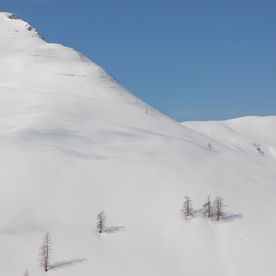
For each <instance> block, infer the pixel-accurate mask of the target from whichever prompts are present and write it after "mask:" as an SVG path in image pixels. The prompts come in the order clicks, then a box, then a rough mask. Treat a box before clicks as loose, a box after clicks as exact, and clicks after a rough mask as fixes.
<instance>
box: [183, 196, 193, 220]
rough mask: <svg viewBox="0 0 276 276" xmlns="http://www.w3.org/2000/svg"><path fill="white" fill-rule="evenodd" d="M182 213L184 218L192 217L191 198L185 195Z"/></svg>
mask: <svg viewBox="0 0 276 276" xmlns="http://www.w3.org/2000/svg"><path fill="white" fill-rule="evenodd" d="M182 213H183V215H184V217H185V219H188V218H190V217H194V215H193V208H192V200H191V199H190V198H189V197H188V196H185V200H184V203H183V208H182Z"/></svg>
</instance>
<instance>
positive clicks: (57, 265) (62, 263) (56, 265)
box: [49, 259, 87, 270]
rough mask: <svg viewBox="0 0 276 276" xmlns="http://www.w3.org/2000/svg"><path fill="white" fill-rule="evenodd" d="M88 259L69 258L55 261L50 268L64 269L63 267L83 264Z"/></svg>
mask: <svg viewBox="0 0 276 276" xmlns="http://www.w3.org/2000/svg"><path fill="white" fill-rule="evenodd" d="M86 261H87V259H72V260H67V261H60V262H55V263H53V264H52V265H51V266H50V267H49V270H58V269H63V268H66V267H68V266H73V265H76V264H81V263H83V262H86Z"/></svg>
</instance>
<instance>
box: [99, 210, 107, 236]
mask: <svg viewBox="0 0 276 276" xmlns="http://www.w3.org/2000/svg"><path fill="white" fill-rule="evenodd" d="M105 220H106V216H105V214H104V212H100V213H99V214H98V215H97V231H98V233H103V232H104V228H105Z"/></svg>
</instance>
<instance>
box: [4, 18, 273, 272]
mask: <svg viewBox="0 0 276 276" xmlns="http://www.w3.org/2000/svg"><path fill="white" fill-rule="evenodd" d="M275 136H276V117H263V118H261V117H248V118H240V119H235V120H230V121H225V122H187V123H184V124H179V123H177V122H175V121H173V120H172V119H170V118H168V117H166V116H165V115H163V114H161V113H159V112H157V111H156V110H154V109H153V108H151V107H150V106H148V105H147V104H145V103H143V102H142V101H140V100H139V99H137V98H136V97H135V96H133V95H132V94H130V93H129V92H128V91H126V90H125V89H124V88H123V87H122V86H120V85H119V84H118V83H117V82H115V81H114V80H113V79H112V78H111V77H110V76H109V75H108V74H107V73H106V72H105V71H104V70H103V69H102V68H101V67H99V66H98V65H96V64H95V63H93V62H92V61H90V60H89V59H87V58H85V57H84V56H82V55H81V54H80V53H78V52H77V51H75V50H73V49H71V48H67V47H64V46H61V45H58V44H51V43H46V42H45V41H44V40H43V39H42V38H41V37H40V36H39V34H38V32H37V31H36V30H35V29H34V28H32V27H31V26H30V25H29V24H27V23H26V22H24V21H22V20H20V19H18V18H17V17H16V16H14V15H12V14H10V13H0V151H1V155H0V162H1V163H0V164H1V173H0V179H1V181H0V275H1V276H2V275H3V276H20V275H22V276H23V275H24V273H25V272H26V271H27V270H28V274H29V275H30V276H41V275H52V276H76V275H77V276H91V275H97V276H109V275H112V276H129V275H131V276H138V275H139V276H141V275H146V276H183V275H187V276H188V275H189V276H202V275H212V276H222V275H223V276H224V275H225V276H230V275H231V276H234V275H235V276H247V275H248V276H261V275H266V276H275V275H276V266H275V256H276V235H275V233H276V216H275V214H274V211H275V210H276V200H275V196H276V139H275ZM208 144H209V146H208ZM185 195H189V196H190V197H191V198H192V199H193V206H194V209H195V210H197V209H200V208H201V205H202V203H204V201H205V200H206V198H207V196H208V195H211V197H212V198H213V199H214V198H215V196H221V197H223V198H224V200H225V203H226V204H227V207H226V209H225V210H226V211H227V213H226V218H225V219H224V220H222V221H220V222H211V221H208V220H206V219H204V218H202V217H201V216H200V215H197V216H196V217H195V218H193V219H191V220H188V221H186V220H185V219H184V218H183V216H182V214H181V212H180V210H181V208H182V204H183V201H184V197H185ZM100 211H104V212H105V214H106V216H107V219H106V229H105V232H104V233H103V234H101V235H100V234H98V233H97V232H96V230H95V226H96V216H97V214H98V213H99V212H100ZM46 232H49V233H50V235H51V239H52V252H51V264H52V265H53V268H52V269H51V270H49V271H48V272H47V273H46V272H43V271H42V269H41V267H40V265H39V257H38V255H39V248H40V246H41V243H42V240H43V236H44V235H45V233H46ZM26 275H27V274H26Z"/></svg>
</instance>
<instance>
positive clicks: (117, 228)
mask: <svg viewBox="0 0 276 276" xmlns="http://www.w3.org/2000/svg"><path fill="white" fill-rule="evenodd" d="M121 231H126V228H125V227H124V226H114V225H112V226H108V227H106V229H105V230H104V233H107V234H114V233H117V232H121Z"/></svg>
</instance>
